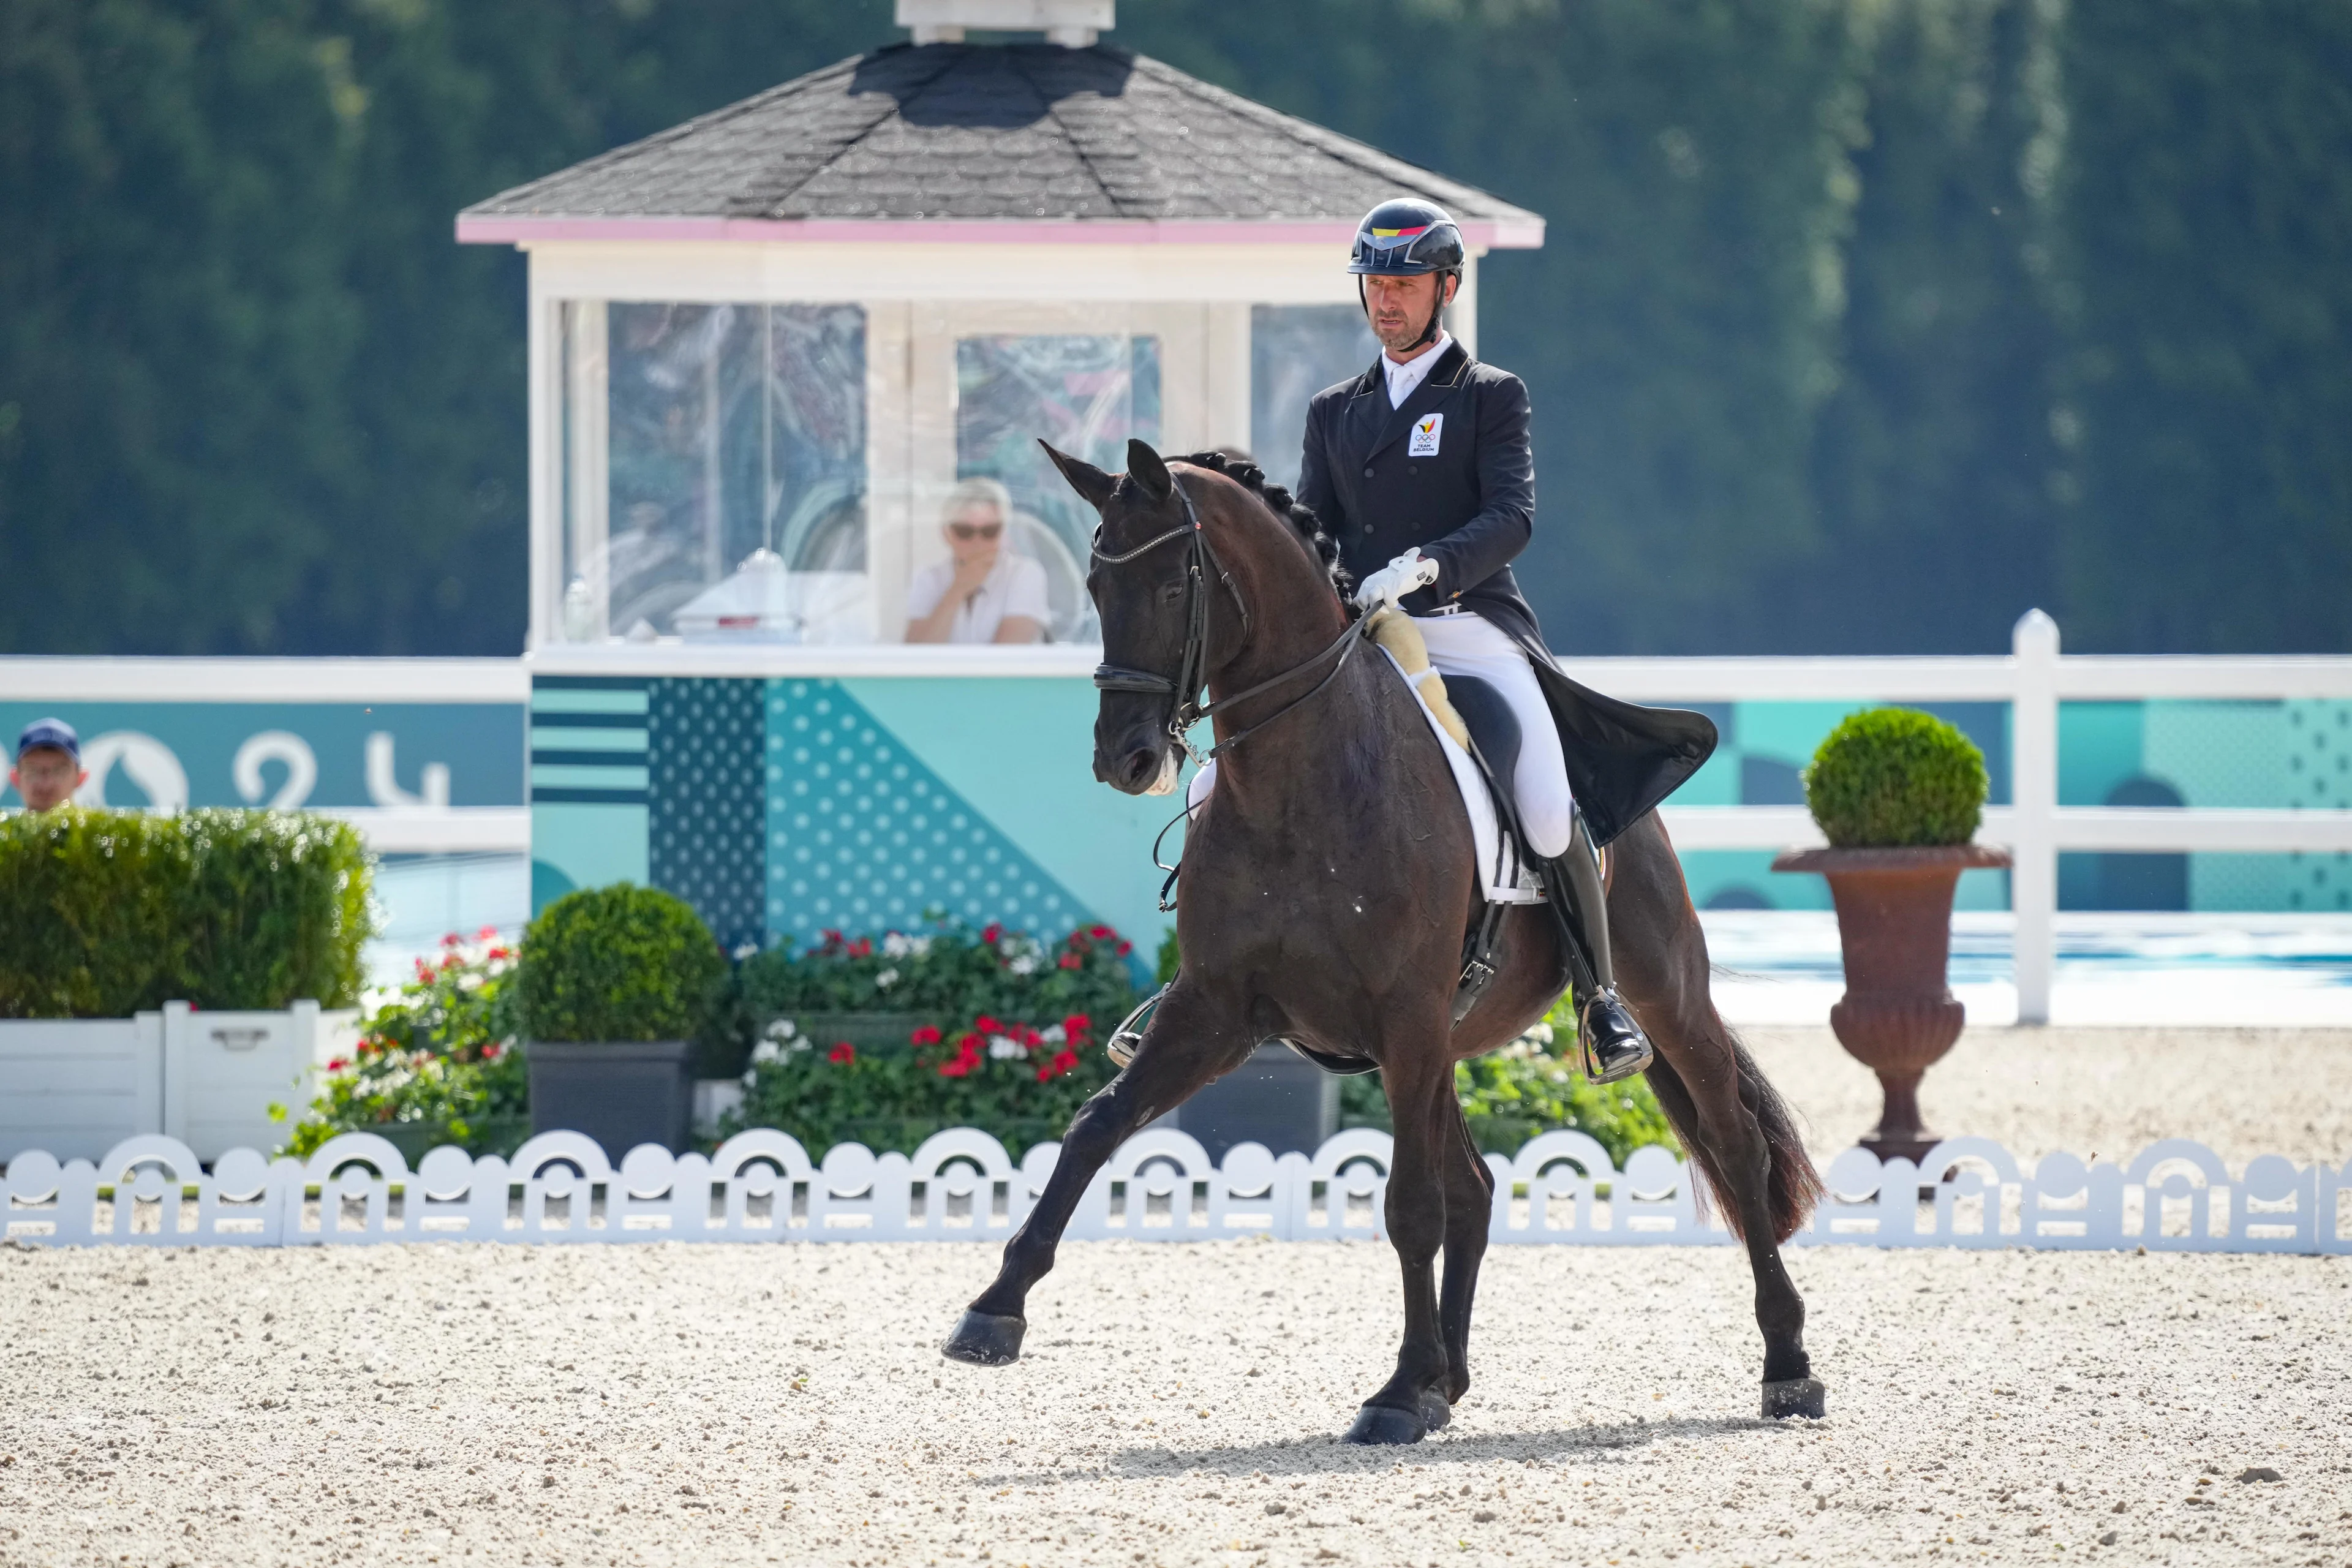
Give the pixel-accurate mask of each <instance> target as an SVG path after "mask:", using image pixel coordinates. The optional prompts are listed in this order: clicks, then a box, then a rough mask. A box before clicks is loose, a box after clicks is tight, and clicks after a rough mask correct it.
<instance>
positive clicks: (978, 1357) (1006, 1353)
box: [940, 1311, 1029, 1366]
mask: <svg viewBox="0 0 2352 1568" xmlns="http://www.w3.org/2000/svg"><path fill="white" fill-rule="evenodd" d="M1028 1327H1029V1322H1028V1320H1027V1319H1025V1318H1000V1317H997V1316H996V1315H995V1314H993V1313H991V1312H973V1311H966V1312H965V1313H964V1315H963V1319H962V1321H960V1322H958V1323H957V1324H956V1326H955V1332H954V1333H951V1334H950V1335H949V1336H948V1342H947V1343H945V1344H943V1345H941V1346H940V1354H941V1355H943V1356H946V1357H947V1358H948V1359H949V1360H950V1361H960V1362H964V1363H969V1364H970V1365H972V1366H1003V1365H1005V1364H1007V1363H1011V1362H1016V1361H1019V1360H1020V1359H1021V1336H1022V1334H1023V1333H1024V1331H1026V1330H1027V1329H1028Z"/></svg>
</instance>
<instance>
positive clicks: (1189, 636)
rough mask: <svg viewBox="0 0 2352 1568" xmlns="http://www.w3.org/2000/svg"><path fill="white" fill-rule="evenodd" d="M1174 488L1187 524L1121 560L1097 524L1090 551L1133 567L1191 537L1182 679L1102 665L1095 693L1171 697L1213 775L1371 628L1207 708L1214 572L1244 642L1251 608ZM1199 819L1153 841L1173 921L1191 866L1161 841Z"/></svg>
mask: <svg viewBox="0 0 2352 1568" xmlns="http://www.w3.org/2000/svg"><path fill="white" fill-rule="evenodd" d="M1169 482H1170V485H1171V488H1172V489H1174V490H1175V492H1176V500H1177V501H1178V502H1179V503H1180V504H1181V506H1182V507H1183V509H1184V521H1181V522H1180V523H1178V524H1177V525H1176V526H1175V527H1173V528H1171V529H1170V530H1169V531H1167V532H1165V533H1162V534H1158V535H1155V536H1154V537H1152V538H1150V539H1148V540H1146V541H1144V542H1142V543H1141V544H1139V545H1137V546H1136V547H1135V548H1134V549H1132V550H1129V551H1126V552H1121V553H1119V554H1117V555H1108V554H1105V553H1104V552H1103V547H1102V542H1103V538H1102V525H1101V524H1100V523H1099V522H1097V524H1096V525H1095V532H1094V539H1093V541H1092V542H1091V544H1090V546H1089V550H1090V553H1091V554H1092V555H1093V557H1094V559H1095V560H1096V561H1097V562H1099V563H1102V564H1103V565H1105V566H1122V565H1125V564H1126V563H1128V562H1130V561H1133V560H1136V559H1137V558H1138V557H1139V556H1142V555H1146V554H1149V553H1150V552H1152V551H1154V550H1157V549H1159V548H1160V546H1161V545H1163V544H1165V543H1167V542H1169V541H1170V540H1172V539H1181V538H1188V537H1189V538H1190V539H1191V541H1192V549H1191V551H1190V552H1189V559H1188V560H1187V561H1186V563H1185V568H1184V571H1185V579H1186V582H1185V598H1186V601H1187V603H1186V608H1185V626H1184V651H1183V654H1182V655H1181V657H1180V658H1178V660H1177V664H1176V675H1175V679H1169V678H1168V677H1167V676H1164V675H1155V674H1153V673H1152V672H1151V671H1150V670H1148V669H1131V668H1128V667H1126V666H1124V665H1117V664H1098V665H1097V666H1095V689H1096V690H1097V691H1134V692H1139V693H1142V694H1143V695H1145V696H1152V697H1166V698H1167V699H1168V719H1167V721H1166V724H1165V729H1166V731H1167V734H1168V738H1169V739H1170V740H1171V741H1172V742H1175V743H1176V744H1177V745H1178V746H1179V747H1181V749H1182V750H1183V752H1184V754H1185V755H1186V756H1188V757H1191V758H1192V763H1193V766H1195V767H1205V766H1207V765H1208V764H1209V763H1211V762H1213V761H1214V760H1215V759H1216V758H1217V757H1218V756H1219V755H1221V754H1222V753H1223V752H1229V751H1232V750H1233V749H1234V747H1235V746H1238V745H1240V744H1241V743H1242V742H1244V741H1246V740H1248V739H1249V738H1250V737H1251V736H1252V735H1255V734H1256V733H1257V732H1258V731H1260V730H1263V729H1265V727H1266V726H1267V725H1269V724H1271V723H1273V722H1274V721H1276V720H1277V719H1279V718H1281V717H1282V716H1283V715H1284V714H1286V713H1288V712H1290V711H1292V710H1294V709H1297V708H1298V707H1299V706H1301V705H1302V704H1304V703H1305V702H1307V700H1310V699H1311V698H1313V697H1314V696H1316V694H1317V693H1318V692H1320V691H1321V690H1322V689H1324V688H1325V687H1327V686H1328V685H1330V684H1331V682H1332V681H1334V680H1336V679H1339V672H1340V671H1341V670H1343V669H1345V668H1348V660H1349V657H1350V656H1352V655H1353V654H1354V653H1355V651H1356V647H1357V645H1358V644H1359V643H1360V642H1361V641H1362V640H1363V631H1364V624H1365V623H1364V622H1362V621H1360V620H1356V621H1350V622H1349V623H1348V626H1347V629H1346V630H1344V631H1342V632H1341V633H1340V634H1339V638H1338V640H1336V641H1334V642H1333V643H1331V644H1330V645H1329V646H1328V647H1325V648H1324V649H1323V651H1322V652H1320V653H1318V654H1316V655H1315V656H1313V657H1312V658H1308V659H1307V660H1306V661H1305V662H1304V663H1301V664H1296V665H1293V666H1291V668H1288V669H1286V670H1284V671H1283V672H1282V673H1281V674H1279V675H1276V676H1275V677H1273V678H1272V679H1267V680H1261V681H1259V682H1258V683H1257V684H1256V685H1255V686H1253V687H1250V688H1249V689H1247V690H1244V691H1236V692H1234V693H1232V694H1231V695H1229V696H1225V697H1221V698H1218V699H1217V700H1214V701H1213V702H1202V701H1201V700H1200V696H1201V690H1202V688H1203V687H1204V686H1206V685H1207V684H1208V679H1209V672H1208V662H1209V594H1208V574H1209V573H1210V572H1212V571H1214V572H1215V573H1216V574H1217V580H1218V581H1219V582H1220V583H1223V584H1224V585H1225V591H1226V592H1227V593H1229V594H1231V595H1233V596H1234V608H1235V609H1236V610H1238V611H1240V612H1241V617H1242V637H1243V639H1244V641H1246V640H1247V639H1248V637H1249V635H1250V613H1249V606H1248V605H1246V604H1244V603H1243V602H1242V594H1241V590H1240V589H1239V588H1236V587H1235V586H1234V579H1233V574H1231V573H1229V572H1227V571H1226V570H1225V569H1224V565H1223V563H1221V562H1220V561H1218V559H1217V557H1216V553H1215V552H1213V551H1212V550H1211V549H1210V548H1209V539H1208V534H1207V532H1206V531H1204V530H1203V529H1202V525H1201V516H1200V513H1199V512H1198V511H1196V510H1193V506H1192V496H1190V495H1189V494H1187V493H1186V492H1185V489H1184V484H1183V480H1182V479H1180V478H1178V477H1176V476H1174V475H1172V474H1171V476H1170V477H1169ZM1326 661H1329V662H1330V665H1331V668H1330V669H1329V671H1328V672H1327V673H1326V674H1325V675H1324V677H1323V679H1320V680H1318V681H1317V682H1316V683H1315V684H1314V685H1313V686H1311V687H1309V688H1307V690H1305V691H1304V692H1302V693H1300V694H1299V695H1298V696H1297V697H1294V698H1292V699H1291V700H1289V701H1287V702H1286V703H1284V704H1283V705H1282V706H1281V707H1279V708H1277V709H1276V710H1274V711H1273V712H1271V713H1269V714H1267V715H1266V716H1265V718H1263V719H1261V720H1259V721H1257V722H1256V723H1255V724H1252V725H1251V726H1250V727H1249V728H1248V729H1246V730H1242V731H1237V732H1235V733H1234V734H1231V735H1228V736H1226V737H1225V738H1224V739H1223V740H1222V741H1218V742H1214V743H1213V744H1212V745H1211V746H1210V747H1209V748H1208V750H1206V751H1202V750H1201V749H1200V748H1199V747H1197V746H1195V745H1193V744H1192V736H1191V734H1190V731H1191V730H1192V726H1193V725H1195V724H1197V723H1199V722H1200V721H1202V720H1203V719H1213V718H1214V717H1215V716H1216V715H1217V714H1218V713H1220V712H1223V711H1224V710H1227V709H1230V708H1232V707H1233V706H1234V704H1235V703H1237V702H1244V701H1247V700H1249V699H1250V698H1253V697H1256V696H1258V695H1260V694H1261V693H1264V692H1266V691H1270V690H1272V689H1274V688H1276V687H1277V686H1280V685H1282V684H1283V683H1284V682H1285V681H1287V680H1292V679H1297V677H1299V676H1301V675H1304V674H1306V673H1307V672H1308V671H1310V670H1312V669H1314V668H1317V667H1318V666H1319V665H1322V664H1323V663H1325V662H1326ZM1191 811H1192V807H1191V806H1190V805H1187V806H1185V807H1184V808H1183V809H1181V810H1180V811H1178V812H1177V813H1176V815H1175V816H1172V817H1170V818H1169V819H1168V823H1167V825H1166V826H1163V827H1161V828H1160V833H1159V835H1158V837H1154V838H1153V839H1152V841H1151V863H1152V864H1153V865H1154V866H1157V867H1158V868H1160V869H1161V870H1163V871H1165V872H1167V873H1168V879H1167V881H1165V882H1163V883H1162V884H1160V912H1161V913H1162V914H1166V913H1169V912H1170V911H1171V910H1174V909H1175V908H1176V905H1175V902H1174V900H1171V898H1170V897H1169V894H1170V893H1171V891H1172V890H1173V889H1174V888H1175V886H1176V877H1177V873H1178V872H1179V871H1180V870H1181V868H1182V867H1183V863H1184V862H1183V857H1182V856H1181V855H1179V856H1178V857H1177V860H1176V864H1175V865H1172V866H1171V865H1169V864H1167V863H1166V862H1164V861H1162V860H1161V859H1160V840H1162V839H1164V838H1166V837H1168V829H1169V828H1171V827H1173V826H1176V824H1177V823H1179V822H1181V821H1182V820H1183V819H1184V818H1185V817H1186V816H1188V815H1190V813H1191Z"/></svg>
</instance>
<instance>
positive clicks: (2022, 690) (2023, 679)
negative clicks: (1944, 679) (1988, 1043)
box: [2009, 610, 2058, 1024]
mask: <svg viewBox="0 0 2352 1568" xmlns="http://www.w3.org/2000/svg"><path fill="white" fill-rule="evenodd" d="M2010 647H2011V655H2012V659H2011V663H2012V666H2013V668H2014V671H2015V674H2016V678H2017V691H2016V695H2015V697H2014V698H2013V699H2012V700H2011V708H2010V799H2011V803H2012V809H2013V810H2014V812H2015V814H2016V816H2015V823H2014V826H2013V828H2012V830H2011V831H2012V841H2011V847H2010V853H2011V868H2010V873H2009V888H2010V907H2011V909H2012V910H2015V911H2016V916H2017V931H2016V935H2015V937H2014V938H2013V939H2012V940H2013V946H2014V949H2015V952H2016V956H2017V1021H2018V1022H2019V1023H2021V1024H2047V1023H2048V1022H2050V987H2051V981H2052V977H2053V972H2054V971H2055V970H2056V968H2057V936H2056V931H2055V926H2056V922H2057V917H2058V623H2057V622H2056V621H2053V620H2052V619H2051V618H2050V617H2049V616H2046V615H2044V614H2042V612H2041V611H2040V610H2028V611H2026V612H2025V614H2024V615H2022V616H2019V617H2018V620H2017V626H2016V629H2015V630H2014V631H2012V632H2011V635H2010Z"/></svg>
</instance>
